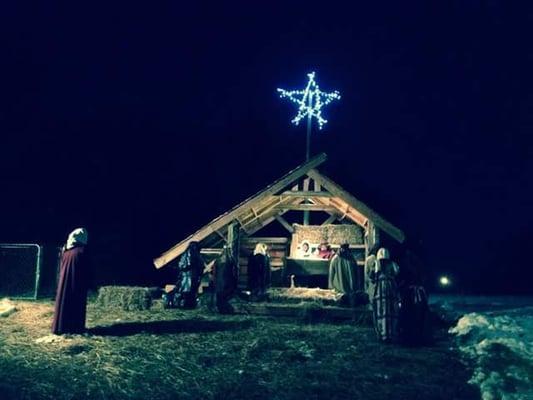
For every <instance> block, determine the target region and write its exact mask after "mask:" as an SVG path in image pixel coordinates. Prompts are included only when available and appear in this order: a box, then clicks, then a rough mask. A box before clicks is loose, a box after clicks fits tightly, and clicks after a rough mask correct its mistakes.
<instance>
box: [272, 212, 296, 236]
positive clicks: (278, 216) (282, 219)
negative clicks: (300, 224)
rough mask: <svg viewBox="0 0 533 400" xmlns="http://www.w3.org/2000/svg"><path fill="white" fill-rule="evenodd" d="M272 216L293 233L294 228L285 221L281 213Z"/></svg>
mask: <svg viewBox="0 0 533 400" xmlns="http://www.w3.org/2000/svg"><path fill="white" fill-rule="evenodd" d="M274 218H276V220H277V221H278V222H279V223H280V224H281V225H282V226H283V227H284V228H285V229H287V230H288V231H289V232H290V233H294V228H293V227H292V226H291V224H289V223H288V222H287V220H286V219H285V218H283V217H282V216H281V215H276V216H275V217H274Z"/></svg>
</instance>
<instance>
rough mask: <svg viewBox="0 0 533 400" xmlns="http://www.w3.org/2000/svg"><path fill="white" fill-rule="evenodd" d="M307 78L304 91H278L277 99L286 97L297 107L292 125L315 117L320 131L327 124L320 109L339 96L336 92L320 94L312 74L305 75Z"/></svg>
mask: <svg viewBox="0 0 533 400" xmlns="http://www.w3.org/2000/svg"><path fill="white" fill-rule="evenodd" d="M307 77H308V78H309V81H308V82H307V86H306V87H305V89H304V90H285V89H278V93H279V94H280V95H279V97H280V98H284V97H287V98H288V99H289V100H290V101H292V102H293V103H296V104H297V105H298V114H297V115H296V117H294V118H293V120H292V121H291V122H292V123H293V124H295V125H298V124H299V123H300V121H301V120H302V119H303V118H305V117H309V118H312V117H315V118H316V120H317V122H318V128H319V129H322V126H323V125H324V124H326V123H327V122H328V121H327V120H326V119H324V118H323V117H322V107H324V106H327V105H328V104H329V103H331V102H332V101H333V100H340V98H341V96H340V94H339V92H337V91H334V92H331V93H325V92H322V91H321V90H320V88H319V87H318V85H317V83H316V82H315V73H314V72H311V73H310V74H307Z"/></svg>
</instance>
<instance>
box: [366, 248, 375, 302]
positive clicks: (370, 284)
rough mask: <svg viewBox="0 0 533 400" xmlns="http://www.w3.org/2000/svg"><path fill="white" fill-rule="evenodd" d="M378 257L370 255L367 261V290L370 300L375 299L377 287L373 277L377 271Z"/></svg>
mask: <svg viewBox="0 0 533 400" xmlns="http://www.w3.org/2000/svg"><path fill="white" fill-rule="evenodd" d="M376 262H377V259H376V256H375V255H374V254H370V255H369V256H368V257H367V258H366V260H365V290H366V293H367V294H368V297H369V298H370V299H372V298H374V290H375V288H376V285H375V284H374V283H375V281H374V280H373V279H372V277H373V276H374V275H375V271H376Z"/></svg>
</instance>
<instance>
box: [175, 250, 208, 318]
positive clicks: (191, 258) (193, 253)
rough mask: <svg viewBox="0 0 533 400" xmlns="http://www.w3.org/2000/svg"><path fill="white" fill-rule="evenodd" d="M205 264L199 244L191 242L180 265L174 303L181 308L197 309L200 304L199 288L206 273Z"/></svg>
mask: <svg viewBox="0 0 533 400" xmlns="http://www.w3.org/2000/svg"><path fill="white" fill-rule="evenodd" d="M204 268H205V262H204V259H203V258H202V255H201V254H200V247H199V245H198V242H190V243H189V246H188V247H187V250H186V251H185V253H184V254H183V255H182V256H181V258H180V261H179V263H178V282H177V284H176V289H175V294H174V298H175V299H174V303H175V305H177V306H178V307H180V308H195V307H196V305H197V302H198V287H199V286H200V281H201V279H202V274H203V272H204Z"/></svg>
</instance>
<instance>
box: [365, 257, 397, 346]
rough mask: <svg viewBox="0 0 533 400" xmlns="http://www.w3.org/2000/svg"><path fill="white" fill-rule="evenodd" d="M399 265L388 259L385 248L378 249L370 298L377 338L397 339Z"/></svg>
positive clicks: (392, 340)
mask: <svg viewBox="0 0 533 400" xmlns="http://www.w3.org/2000/svg"><path fill="white" fill-rule="evenodd" d="M399 271H400V267H399V266H398V264H396V263H395V262H394V261H392V260H391V259H390V254H389V251H388V250H387V249H385V248H381V249H379V250H378V253H377V257H376V262H375V270H374V272H373V273H372V274H371V278H372V280H373V282H374V284H375V288H374V294H373V298H372V311H373V320H374V329H375V331H376V334H377V336H378V339H380V340H381V341H384V342H394V341H396V340H397V339H398V333H399V329H398V328H399V326H398V317H399V311H400V310H399V306H400V298H399V293H398V287H397V284H396V276H397V275H398V273H399Z"/></svg>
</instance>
